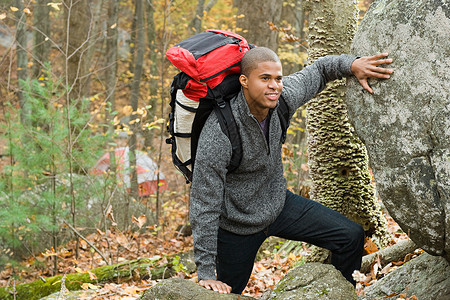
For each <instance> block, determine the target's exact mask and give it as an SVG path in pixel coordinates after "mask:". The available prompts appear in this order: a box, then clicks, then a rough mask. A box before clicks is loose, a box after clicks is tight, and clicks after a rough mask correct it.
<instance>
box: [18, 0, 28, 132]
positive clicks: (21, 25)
mask: <svg viewBox="0 0 450 300" xmlns="http://www.w3.org/2000/svg"><path fill="white" fill-rule="evenodd" d="M15 5H16V7H17V9H18V10H17V11H16V13H15V15H16V19H17V25H16V26H17V31H16V54H17V79H18V80H19V83H18V87H19V88H18V89H17V97H18V98H19V104H20V109H21V111H20V120H21V122H22V124H23V125H24V126H28V125H30V114H31V111H30V108H29V105H28V104H27V103H26V99H25V97H24V95H23V93H22V87H23V82H24V81H26V80H27V78H28V72H27V69H28V57H27V49H26V47H27V36H26V29H25V26H26V21H27V18H26V14H25V13H24V5H23V0H16V2H15Z"/></svg>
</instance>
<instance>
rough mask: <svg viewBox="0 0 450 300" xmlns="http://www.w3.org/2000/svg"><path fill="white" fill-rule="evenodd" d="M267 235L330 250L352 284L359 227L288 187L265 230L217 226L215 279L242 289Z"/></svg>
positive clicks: (358, 261) (360, 237)
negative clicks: (230, 229)
mask: <svg viewBox="0 0 450 300" xmlns="http://www.w3.org/2000/svg"><path fill="white" fill-rule="evenodd" d="M269 236H277V237H281V238H285V239H289V240H296V241H304V242H307V243H310V244H314V245H316V246H319V247H322V248H325V249H328V250H330V251H331V252H332V256H331V263H332V264H333V265H334V266H335V267H336V269H338V270H339V271H341V273H342V274H343V275H344V277H345V278H346V279H347V280H348V281H350V282H351V283H353V284H355V282H354V281H353V278H352V273H353V271H354V270H359V269H360V267H361V258H362V253H363V247H364V231H363V229H362V227H361V226H360V225H358V224H356V223H354V222H352V221H350V220H349V219H347V218H346V217H344V216H343V215H341V214H340V213H338V212H336V211H334V210H332V209H330V208H328V207H326V206H324V205H322V204H320V203H318V202H315V201H312V200H309V199H306V198H303V197H301V196H299V195H296V194H293V193H291V192H289V191H287V193H286V203H285V205H284V208H283V210H282V212H281V213H280V215H279V216H278V218H277V219H276V220H275V222H273V223H272V224H271V225H270V226H269V227H268V228H267V229H266V230H264V231H261V232H257V233H255V234H251V235H237V234H234V233H231V232H228V231H225V230H223V229H220V228H219V234H218V244H217V262H216V270H217V280H220V281H222V282H225V283H227V284H228V285H229V286H231V288H232V291H231V292H232V293H236V294H240V293H242V291H243V290H244V289H245V286H246V285H247V282H248V280H249V278H250V275H251V273H252V269H253V264H254V260H255V256H256V253H257V252H258V249H259V247H260V246H261V244H262V243H263V242H264V240H265V239H266V238H267V237H269Z"/></svg>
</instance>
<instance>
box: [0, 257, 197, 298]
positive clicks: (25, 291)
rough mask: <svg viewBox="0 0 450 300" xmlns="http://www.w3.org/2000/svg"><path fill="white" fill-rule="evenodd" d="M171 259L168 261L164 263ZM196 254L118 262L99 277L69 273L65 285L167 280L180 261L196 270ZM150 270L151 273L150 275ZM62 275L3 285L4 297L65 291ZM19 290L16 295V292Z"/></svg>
mask: <svg viewBox="0 0 450 300" xmlns="http://www.w3.org/2000/svg"><path fill="white" fill-rule="evenodd" d="M164 259H167V261H168V262H167V263H162V261H164ZM193 261H194V259H193V253H192V252H186V253H177V254H173V255H168V256H166V257H162V258H158V259H146V258H140V259H136V260H132V261H128V262H124V263H120V264H117V265H111V266H104V267H100V268H96V269H93V270H91V271H90V273H92V274H94V275H95V277H96V279H91V275H90V274H89V273H87V272H86V273H74V274H68V275H66V279H65V286H66V288H67V289H68V290H70V291H77V290H81V285H82V284H83V283H91V284H95V285H98V284H104V283H108V282H127V281H130V280H139V279H148V278H149V277H150V276H151V279H152V280H155V279H164V278H170V277H172V276H174V275H175V274H176V273H177V272H178V271H179V268H180V264H182V265H183V266H185V267H186V266H189V267H187V270H185V271H186V272H187V273H193V272H195V265H194V264H193ZM149 272H150V274H149ZM62 277H63V276H62V275H58V276H54V277H49V278H45V279H39V280H37V281H34V282H30V283H24V284H19V285H17V286H16V287H15V291H13V289H12V287H3V288H0V299H4V300H9V299H11V300H13V299H27V300H38V299H41V298H43V297H46V296H48V295H50V294H53V293H55V292H58V291H60V290H61V279H62ZM14 292H15V294H14Z"/></svg>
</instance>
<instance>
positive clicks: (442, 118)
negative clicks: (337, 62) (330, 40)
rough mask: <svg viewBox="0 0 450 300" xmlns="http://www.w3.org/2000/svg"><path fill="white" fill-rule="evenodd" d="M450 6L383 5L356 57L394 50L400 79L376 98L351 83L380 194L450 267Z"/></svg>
mask: <svg viewBox="0 0 450 300" xmlns="http://www.w3.org/2000/svg"><path fill="white" fill-rule="evenodd" d="M449 18H450V1H448V0H422V1H410V0H378V1H376V2H375V3H374V4H372V6H371V8H370V9H369V11H368V12H367V14H366V15H365V16H364V19H363V21H362V22H361V25H360V27H359V29H358V31H357V34H356V35H355V37H354V40H353V43H352V47H351V52H352V53H353V54H355V55H357V56H369V55H374V54H377V53H381V52H388V53H389V56H390V57H391V58H393V59H394V62H393V63H392V64H391V66H390V67H392V68H394V70H395V73H394V74H393V75H392V77H391V79H388V80H373V81H370V82H369V84H370V85H371V86H372V88H373V90H374V93H373V94H369V93H368V92H366V91H363V90H362V88H361V87H360V85H359V83H358V82H357V81H356V80H354V79H350V80H349V82H348V92H347V100H346V102H347V106H348V113H349V118H350V121H351V122H352V124H353V126H354V128H355V130H356V133H357V134H358V135H359V136H360V138H361V139H362V140H363V141H364V143H365V145H366V147H367V150H368V153H369V157H370V164H371V167H372V169H373V172H374V176H375V181H376V183H377V190H378V192H379V195H380V197H381V199H382V201H383V203H384V205H385V206H386V208H387V209H388V211H389V213H390V214H391V215H392V217H393V218H394V220H395V221H396V222H397V223H398V224H399V225H400V227H401V228H402V229H403V230H404V231H405V232H406V233H408V234H409V236H410V238H411V239H412V240H413V241H414V242H415V243H416V244H417V246H418V247H421V248H423V249H424V250H425V251H427V252H429V253H431V254H435V255H441V256H444V257H445V258H446V259H447V260H448V261H450V72H449V70H450V38H449V33H450V19H449Z"/></svg>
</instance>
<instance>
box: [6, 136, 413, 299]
mask: <svg viewBox="0 0 450 300" xmlns="http://www.w3.org/2000/svg"><path fill="white" fill-rule="evenodd" d="M0 142H1V143H0V148H1V149H3V146H4V142H5V141H4V140H3V141H2V140H1V139H0ZM163 147H164V148H165V147H167V146H166V145H164V146H163ZM163 153H168V154H169V153H170V151H168V149H164V151H163ZM8 163H9V160H8V157H3V158H2V160H0V170H1V168H2V166H3V165H7V164H8ZM162 170H163V172H164V174H165V176H166V181H167V184H168V186H169V190H176V191H177V192H175V193H174V195H170V196H169V197H168V199H171V200H170V201H167V202H165V203H164V207H163V209H164V212H163V215H164V216H163V219H164V221H163V223H162V224H164V226H162V227H160V228H155V227H154V226H142V224H139V223H140V222H143V223H145V222H144V220H143V219H141V218H134V220H133V221H132V222H133V223H134V224H133V226H134V225H136V226H139V228H140V229H139V230H137V231H136V230H134V231H131V230H130V231H120V230H118V229H115V228H111V229H110V231H108V232H102V231H101V230H99V229H97V231H96V232H93V233H90V234H89V235H87V236H85V238H86V239H87V240H88V241H90V242H91V243H92V244H94V245H95V246H96V247H97V248H98V249H99V251H100V252H102V253H104V254H107V255H106V256H107V257H108V259H110V262H111V263H112V264H116V263H121V262H125V261H130V260H133V259H137V258H152V257H158V256H161V257H163V256H165V255H170V254H175V253H179V252H186V251H189V250H192V248H193V242H192V236H183V235H181V234H180V233H179V232H178V231H177V228H178V227H179V225H180V224H181V225H182V224H186V223H187V214H188V186H187V185H186V184H185V183H184V179H183V177H182V176H181V175H180V174H179V173H178V171H176V170H175V168H174V167H173V166H172V163H171V159H170V157H163V158H162ZM384 214H385V217H386V219H387V221H388V230H389V232H390V234H391V237H392V241H391V245H393V244H396V243H397V242H399V241H401V240H404V239H407V235H406V234H405V233H404V232H403V231H402V230H401V229H400V227H399V226H398V225H397V224H396V223H395V221H394V220H393V219H392V218H391V217H390V216H389V214H388V213H387V212H386V211H384ZM146 225H148V223H147V224H146ZM136 226H134V227H135V228H137V227H136ZM141 226H142V227H141ZM79 243H80V244H79V249H80V251H79V255H78V257H77V258H76V257H75V256H76V255H75V249H76V241H70V242H68V243H66V244H64V245H63V246H60V247H59V248H58V249H48V250H47V251H45V252H43V253H40V254H38V255H35V256H32V257H29V258H28V259H24V260H23V261H21V262H20V263H19V264H15V265H14V264H10V265H7V266H0V287H3V286H13V285H14V284H15V285H18V284H21V283H28V282H32V281H35V280H39V279H41V278H45V277H49V276H54V275H59V274H70V273H76V272H87V271H89V270H92V269H94V268H98V267H101V266H104V265H105V264H106V263H105V261H104V260H103V259H102V258H101V256H100V255H99V254H98V253H96V252H95V251H93V250H92V248H91V247H90V246H89V245H88V243H86V242H85V241H83V240H81V239H80V240H79ZM287 243H288V242H287V241H285V240H280V239H277V238H269V239H268V240H267V241H266V242H265V243H264V244H263V246H262V248H261V250H260V251H259V254H258V257H257V261H256V262H255V265H254V269H253V272H252V275H251V278H250V281H249V283H248V285H247V287H246V289H245V291H244V292H243V294H244V295H247V296H251V297H255V298H258V297H260V296H261V295H262V294H263V293H264V292H265V291H267V290H270V289H273V288H274V286H275V285H276V284H277V283H278V282H279V280H280V279H281V278H283V276H284V275H285V274H286V273H287V272H288V271H289V270H290V269H291V268H293V267H295V266H296V265H298V264H301V263H302V262H303V261H304V259H305V257H306V256H307V255H308V253H309V252H310V251H311V246H310V245H307V244H304V243H303V244H301V243H297V244H296V245H295V249H294V250H295V251H292V247H286V244H287ZM286 249H287V250H289V251H284V250H286ZM377 250H378V249H377V248H376V246H375V245H374V244H373V243H371V242H370V240H367V241H366V252H367V254H370V253H373V252H376V251H377ZM55 257H57V272H56V273H55V272H54V270H55V268H54V259H55ZM411 258H412V257H411V256H409V257H406V258H405V259H404V260H402V261H399V262H395V263H394V264H391V265H389V267H387V268H381V267H380V266H377V265H373V266H372V269H371V271H370V272H369V273H367V274H360V277H361V278H362V279H361V283H359V284H358V286H357V292H358V293H363V292H364V288H365V287H366V286H368V285H371V284H373V283H374V282H375V281H377V280H378V279H380V278H381V277H383V276H385V275H386V274H387V273H389V272H390V271H392V270H393V269H395V268H396V267H398V266H399V265H401V264H402V263H403V262H405V261H407V260H409V259H411ZM163 262H164V260H163ZM176 276H179V277H182V278H186V279H189V280H192V281H197V274H196V273H193V274H185V273H184V272H183V271H180V272H179V273H178V274H177V275H176ZM158 282H159V280H151V279H149V280H138V281H128V282H123V283H108V284H105V285H104V286H94V285H86V286H85V288H86V297H84V298H82V299H138V298H139V297H140V295H141V294H142V293H143V292H144V291H145V290H147V289H149V288H151V287H152V286H154V285H155V284H156V283H158Z"/></svg>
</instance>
